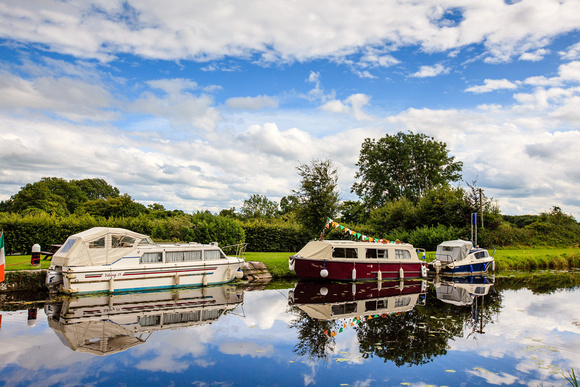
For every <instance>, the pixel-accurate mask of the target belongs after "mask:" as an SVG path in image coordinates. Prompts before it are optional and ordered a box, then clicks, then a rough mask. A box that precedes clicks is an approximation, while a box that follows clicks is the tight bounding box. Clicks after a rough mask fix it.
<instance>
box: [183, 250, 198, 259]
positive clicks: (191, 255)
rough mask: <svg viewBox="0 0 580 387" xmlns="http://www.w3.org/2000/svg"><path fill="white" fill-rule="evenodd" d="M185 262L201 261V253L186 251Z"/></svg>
mask: <svg viewBox="0 0 580 387" xmlns="http://www.w3.org/2000/svg"><path fill="white" fill-rule="evenodd" d="M183 260H184V261H201V251H199V250H196V251H184V252H183Z"/></svg>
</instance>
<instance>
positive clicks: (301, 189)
mask: <svg viewBox="0 0 580 387" xmlns="http://www.w3.org/2000/svg"><path fill="white" fill-rule="evenodd" d="M356 166H357V167H358V171H357V172H356V174H355V178H356V179H357V180H356V182H355V183H354V184H353V186H352V187H351V192H353V193H355V194H356V195H357V196H358V197H359V198H360V200H356V201H353V200H350V201H343V200H341V197H340V195H341V193H340V191H339V189H338V179H339V174H338V170H337V168H336V167H335V166H334V165H333V163H332V160H331V159H325V160H318V159H314V160H311V161H310V162H309V163H300V164H299V165H298V166H297V167H296V172H297V173H298V175H299V177H300V183H299V186H298V187H297V188H296V189H295V190H293V191H292V192H291V193H289V194H288V195H287V196H284V197H282V198H281V200H280V202H276V201H273V200H270V199H269V198H267V197H266V196H265V195H262V194H258V193H256V194H253V195H251V196H250V197H249V198H248V199H246V200H245V201H244V203H243V204H242V206H241V208H240V209H239V210H238V209H236V208H229V209H223V210H221V211H220V212H219V213H218V214H210V213H207V212H206V213H205V215H203V216H201V215H200V214H201V213H198V214H197V215H196V214H193V215H196V216H197V217H198V218H200V219H201V218H203V219H205V220H204V221H205V222H206V223H207V220H208V219H209V217H216V218H227V219H230V220H233V221H235V222H236V224H237V225H238V226H240V227H241V228H242V229H243V230H244V233H243V235H241V234H239V233H238V232H234V233H233V234H235V235H239V236H238V238H237V239H241V240H240V241H245V240H246V239H248V240H251V246H252V247H253V250H254V251H283V250H284V249H288V251H294V250H296V249H299V248H300V247H301V246H300V245H301V244H304V243H305V242H306V241H307V240H309V239H312V238H316V237H317V236H318V235H319V234H320V232H321V231H322V230H323V229H324V226H325V224H326V221H327V219H328V218H332V219H335V220H337V221H339V222H341V223H342V224H345V225H347V226H348V227H349V228H351V229H356V230H358V231H359V232H361V233H364V234H366V235H372V236H374V237H376V238H384V239H391V240H393V239H400V240H404V241H407V242H410V243H413V244H414V245H416V246H418V247H424V248H427V249H433V248H434V247H435V246H436V245H437V244H438V243H440V242H441V241H442V240H445V239H456V238H462V239H469V238H470V228H471V226H470V219H471V214H472V213H478V214H479V219H480V223H479V226H480V231H479V238H478V240H479V241H480V245H484V246H507V245H526V246H529V245H545V246H547V245H550V246H562V245H566V246H570V245H578V241H579V240H580V237H579V236H580V225H579V223H578V222H576V220H575V219H574V218H573V217H572V216H571V215H567V214H564V213H563V212H562V210H561V209H560V208H559V207H557V206H554V207H553V208H552V210H551V211H549V212H545V213H541V214H539V215H524V216H508V215H502V214H501V213H500V209H499V206H498V205H497V203H496V202H495V201H494V200H493V198H489V197H487V196H486V195H485V192H484V191H483V190H482V189H480V188H478V187H477V182H471V183H466V187H465V188H464V187H460V186H458V185H456V186H454V185H453V183H458V182H460V181H461V178H462V175H461V172H462V167H463V166H462V163H461V162H460V161H457V160H455V158H454V157H453V156H451V155H450V154H449V151H448V149H447V146H446V144H445V143H444V142H441V141H437V140H435V139H434V138H433V137H428V136H426V135H424V134H414V133H412V132H409V133H403V132H399V133H397V134H395V135H388V134H387V135H385V136H384V137H383V138H380V139H378V140H375V139H370V138H367V139H366V140H365V141H364V142H363V144H362V146H361V150H360V155H359V160H358V162H357V163H356ZM8 214H12V215H16V216H17V217H27V218H29V219H31V218H34V217H35V216H36V217H39V216H42V215H47V214H48V215H50V216H52V217H56V218H63V217H85V218H87V217H89V218H91V219H96V221H97V223H98V222H101V223H106V222H107V221H111V220H113V219H127V218H140V219H150V220H155V221H156V222H157V223H159V224H161V223H163V222H165V224H166V226H167V227H169V228H171V227H172V226H171V225H172V224H173V225H174V224H175V223H179V222H180V221H181V223H182V224H186V225H187V224H189V226H191V227H194V226H193V224H194V223H195V222H193V223H192V215H191V214H186V213H185V212H184V211H182V210H167V209H165V207H164V206H163V205H161V204H159V203H154V204H150V205H148V206H145V205H143V204H140V203H138V202H136V201H135V200H133V199H132V198H131V196H129V195H128V194H121V193H120V191H119V189H117V188H116V187H113V186H111V185H110V184H109V183H107V182H106V181H105V180H103V179H83V180H70V181H67V180H64V179H62V178H57V177H44V178H42V179H41V180H40V181H37V182H34V183H29V184H27V185H26V186H24V187H22V188H21V190H20V191H19V192H18V193H16V194H14V195H13V196H12V197H11V198H10V199H8V200H5V201H2V202H0V225H2V226H4V224H3V219H4V220H5V219H7V215H8ZM11 219H13V218H11ZM4 223H5V222H4ZM159 224H158V225H157V226H156V227H157V229H156V230H157V235H156V236H157V237H158V238H160V239H177V240H184V241H188V240H189V239H191V238H192V236H193V235H192V234H191V233H189V234H188V232H187V231H186V229H187V227H181V232H180V233H178V234H175V233H172V232H161V231H160V230H161V229H163V228H164V227H166V226H163V227H161V226H159ZM232 224H234V223H232ZM142 231H143V230H142ZM148 231H150V233H153V234H154V232H153V231H154V230H153V229H151V230H148ZM150 233H149V234H150ZM273 235H275V236H276V237H275V238H273V237H272V236H273ZM154 237H155V235H154ZM196 237H198V238H202V239H203V238H204V237H202V236H200V235H196ZM327 237H332V238H342V237H344V236H343V235H340V233H339V232H338V231H332V232H331V234H330V235H327ZM276 238H278V239H279V240H284V241H285V242H283V243H277V242H276ZM226 239H228V240H230V239H232V238H226ZM233 239H236V238H233ZM197 241H198V242H203V240H197ZM252 247H249V248H250V249H251V248H252ZM280 249H281V250H280Z"/></svg>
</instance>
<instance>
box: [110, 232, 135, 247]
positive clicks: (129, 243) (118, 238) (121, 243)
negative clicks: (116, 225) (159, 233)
mask: <svg viewBox="0 0 580 387" xmlns="http://www.w3.org/2000/svg"><path fill="white" fill-rule="evenodd" d="M134 244H135V238H133V237H130V236H127V235H111V247H112V248H114V249H117V248H121V247H133V245H134Z"/></svg>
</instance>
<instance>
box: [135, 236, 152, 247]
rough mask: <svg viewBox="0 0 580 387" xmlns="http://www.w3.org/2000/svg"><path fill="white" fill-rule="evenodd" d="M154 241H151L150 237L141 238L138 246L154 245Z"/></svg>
mask: <svg viewBox="0 0 580 387" xmlns="http://www.w3.org/2000/svg"><path fill="white" fill-rule="evenodd" d="M154 244H155V243H153V241H152V240H151V238H150V237H147V238H143V239H141V240H140V241H139V246H143V245H154Z"/></svg>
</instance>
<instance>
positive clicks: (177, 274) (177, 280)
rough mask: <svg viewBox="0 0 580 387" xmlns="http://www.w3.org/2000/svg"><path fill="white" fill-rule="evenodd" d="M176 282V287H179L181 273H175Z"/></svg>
mask: <svg viewBox="0 0 580 387" xmlns="http://www.w3.org/2000/svg"><path fill="white" fill-rule="evenodd" d="M174 281H175V286H179V273H175V276H174Z"/></svg>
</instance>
